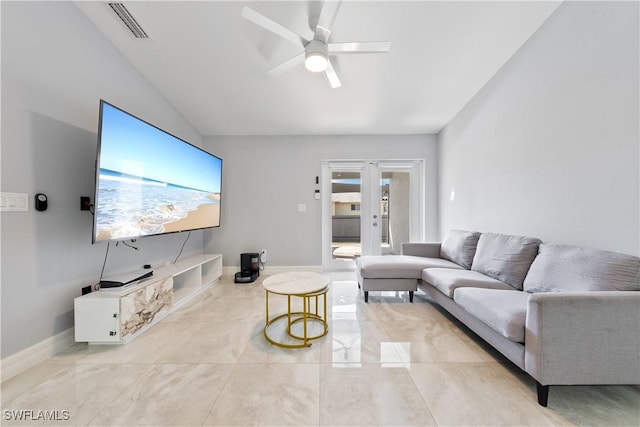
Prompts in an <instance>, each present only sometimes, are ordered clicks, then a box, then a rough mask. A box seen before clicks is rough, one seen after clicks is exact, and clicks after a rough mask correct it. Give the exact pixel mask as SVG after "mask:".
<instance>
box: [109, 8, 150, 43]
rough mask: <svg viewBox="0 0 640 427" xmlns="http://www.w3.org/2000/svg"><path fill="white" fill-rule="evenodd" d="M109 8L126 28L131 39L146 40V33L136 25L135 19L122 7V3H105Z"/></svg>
mask: <svg viewBox="0 0 640 427" xmlns="http://www.w3.org/2000/svg"><path fill="white" fill-rule="evenodd" d="M107 4H108V5H109V7H110V8H111V9H112V10H113V11H114V12H115V14H116V15H118V18H120V19H121V20H122V22H123V23H124V25H126V26H127V28H128V29H129V31H131V34H133V37H135V38H137V39H148V38H149V36H148V35H147V32H146V31H145V30H144V29H142V26H141V25H140V24H138V21H136V18H134V17H133V15H132V14H131V12H129V9H127V7H126V6H125V5H124V3H107Z"/></svg>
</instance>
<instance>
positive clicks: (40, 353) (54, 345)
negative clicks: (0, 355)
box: [0, 327, 75, 381]
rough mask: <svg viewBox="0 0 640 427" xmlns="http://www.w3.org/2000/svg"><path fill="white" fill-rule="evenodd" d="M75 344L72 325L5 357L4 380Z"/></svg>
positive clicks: (2, 362)
mask: <svg viewBox="0 0 640 427" xmlns="http://www.w3.org/2000/svg"><path fill="white" fill-rule="evenodd" d="M73 344H75V333H74V328H73V327H71V328H69V329H65V330H64V331H62V332H59V333H57V334H55V335H54V336H52V337H49V338H47V339H45V340H43V341H40V342H39V343H37V344H34V345H32V346H31V347H29V348H25V349H24V350H22V351H19V352H18V353H16V354H12V355H11V356H7V357H5V358H4V359H2V361H1V362H0V363H1V365H0V366H1V368H0V370H1V371H2V381H6V380H8V379H9V378H11V377H13V376H15V375H18V374H19V373H20V372H23V371H26V370H27V369H29V368H31V367H32V366H35V365H37V364H38V363H40V362H43V361H45V360H47V359H48V358H50V357H51V356H53V355H54V354H56V353H59V352H60V351H62V350H64V349H66V348H69V347H71V346H72V345H73Z"/></svg>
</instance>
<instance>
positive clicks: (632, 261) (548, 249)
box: [524, 243, 640, 293]
mask: <svg viewBox="0 0 640 427" xmlns="http://www.w3.org/2000/svg"><path fill="white" fill-rule="evenodd" d="M524 290H525V291H527V292H531V293H535V292H571V291H575V292H580V291H640V258H638V257H637V256H632V255H625V254H620V253H616V252H608V251H602V250H598V249H590V248H581V247H577V246H568V245H558V244H555V243H542V244H541V245H540V250H539V253H538V256H537V257H536V259H535V260H534V261H533V264H531V268H530V269H529V272H528V273H527V277H526V278H525V280H524Z"/></svg>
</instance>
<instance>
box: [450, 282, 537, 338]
mask: <svg viewBox="0 0 640 427" xmlns="http://www.w3.org/2000/svg"><path fill="white" fill-rule="evenodd" d="M528 299H529V294H528V293H526V292H521V291H516V290H501V289H476V288H459V289H456V291H455V292H454V294H453V300H454V301H455V302H456V303H457V304H458V305H459V306H460V307H462V308H463V309H464V310H465V311H466V312H467V313H469V314H471V315H472V316H473V317H475V318H476V319H478V320H480V321H482V322H483V323H485V324H486V325H487V326H489V327H490V328H491V329H493V330H494V331H496V332H498V333H499V334H500V335H502V336H504V337H506V338H508V339H510V340H511V341H515V342H520V343H523V342H524V330H525V322H526V320H527V302H528Z"/></svg>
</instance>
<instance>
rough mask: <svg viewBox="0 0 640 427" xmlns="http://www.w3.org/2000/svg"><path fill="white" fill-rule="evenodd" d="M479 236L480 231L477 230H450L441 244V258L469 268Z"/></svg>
mask: <svg viewBox="0 0 640 427" xmlns="http://www.w3.org/2000/svg"><path fill="white" fill-rule="evenodd" d="M479 238H480V233H478V232H477V231H466V230H450V231H449V233H448V234H447V237H445V239H444V240H443V241H442V245H441V246H440V258H443V259H446V260H449V261H451V262H455V263H456V264H458V265H460V266H461V267H463V268H466V269H467V270H469V269H470V268H471V262H472V261H473V257H474V255H475V254H476V247H477V246H478V239H479Z"/></svg>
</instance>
